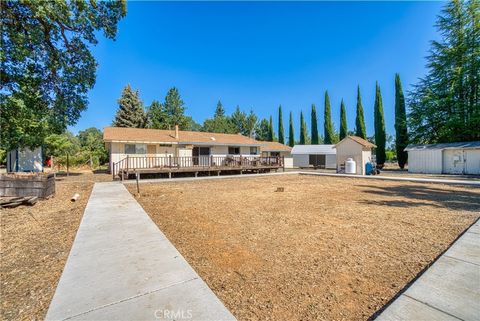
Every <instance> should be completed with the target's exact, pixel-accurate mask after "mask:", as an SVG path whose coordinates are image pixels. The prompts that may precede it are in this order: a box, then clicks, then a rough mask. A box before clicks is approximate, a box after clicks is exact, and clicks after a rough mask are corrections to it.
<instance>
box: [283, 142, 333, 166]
mask: <svg viewBox="0 0 480 321" xmlns="http://www.w3.org/2000/svg"><path fill="white" fill-rule="evenodd" d="M335 154H336V149H335V145H295V146H293V149H292V157H293V166H294V167H315V168H331V169H334V168H335V165H336V162H335V159H336V156H335Z"/></svg>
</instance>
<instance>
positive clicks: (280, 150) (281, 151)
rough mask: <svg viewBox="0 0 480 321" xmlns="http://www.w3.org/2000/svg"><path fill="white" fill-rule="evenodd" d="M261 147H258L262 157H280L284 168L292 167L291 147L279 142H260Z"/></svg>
mask: <svg viewBox="0 0 480 321" xmlns="http://www.w3.org/2000/svg"><path fill="white" fill-rule="evenodd" d="M260 143H261V144H262V146H260V151H261V153H262V156H280V157H283V158H284V161H285V167H286V168H292V167H293V159H292V147H290V146H288V145H284V144H282V143H279V142H263V141H260Z"/></svg>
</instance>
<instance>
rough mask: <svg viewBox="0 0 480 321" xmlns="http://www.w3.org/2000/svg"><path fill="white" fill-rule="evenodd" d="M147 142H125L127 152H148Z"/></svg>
mask: <svg viewBox="0 0 480 321" xmlns="http://www.w3.org/2000/svg"><path fill="white" fill-rule="evenodd" d="M146 153H147V147H146V146H145V144H125V154H146Z"/></svg>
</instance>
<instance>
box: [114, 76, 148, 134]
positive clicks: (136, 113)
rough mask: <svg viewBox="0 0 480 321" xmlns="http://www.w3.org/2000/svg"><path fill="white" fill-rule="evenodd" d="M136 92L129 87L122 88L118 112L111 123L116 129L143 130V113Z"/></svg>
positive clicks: (144, 122)
mask: <svg viewBox="0 0 480 321" xmlns="http://www.w3.org/2000/svg"><path fill="white" fill-rule="evenodd" d="M139 96H140V94H139V92H138V90H136V91H133V89H132V87H130V85H127V86H126V87H125V88H123V91H122V96H121V97H120V99H119V100H118V110H117V114H116V115H115V119H114V121H113V126H116V127H132V128H144V127H145V125H146V117H145V111H144V110H143V103H142V101H141V100H140V97H139Z"/></svg>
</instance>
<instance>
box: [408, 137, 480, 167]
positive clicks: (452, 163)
mask: <svg viewBox="0 0 480 321" xmlns="http://www.w3.org/2000/svg"><path fill="white" fill-rule="evenodd" d="M405 151H407V152H408V171H409V172H411V173H425V174H442V173H443V174H472V175H480V141H475V142H464V143H445V144H428V145H409V146H407V148H405Z"/></svg>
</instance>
